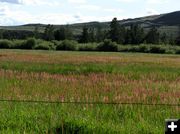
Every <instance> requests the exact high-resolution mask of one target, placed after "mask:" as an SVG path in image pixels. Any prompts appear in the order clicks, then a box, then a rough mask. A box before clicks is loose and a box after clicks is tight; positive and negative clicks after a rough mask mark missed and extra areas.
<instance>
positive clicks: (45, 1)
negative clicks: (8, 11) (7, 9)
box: [0, 0, 60, 6]
mask: <svg viewBox="0 0 180 134" xmlns="http://www.w3.org/2000/svg"><path fill="white" fill-rule="evenodd" d="M0 2H5V3H12V4H22V5H36V6H38V5H48V6H56V5H59V4H60V3H59V2H57V1H55V0H51V1H50V0H0Z"/></svg>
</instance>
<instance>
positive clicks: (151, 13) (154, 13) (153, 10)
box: [146, 8, 159, 15]
mask: <svg viewBox="0 0 180 134" xmlns="http://www.w3.org/2000/svg"><path fill="white" fill-rule="evenodd" d="M146 13H147V14H148V15H156V14H159V12H158V11H156V10H155V9H151V8H149V9H146Z"/></svg>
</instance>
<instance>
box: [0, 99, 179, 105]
mask: <svg viewBox="0 0 180 134" xmlns="http://www.w3.org/2000/svg"><path fill="white" fill-rule="evenodd" d="M0 102H14V103H46V104H77V105H84V104H89V105H90V104H93V105H140V106H141V105H142V106H167V107H180V104H170V103H169V104H168V103H130V102H100V101H99V102H86V101H43V100H37V101H36V100H8V99H0Z"/></svg>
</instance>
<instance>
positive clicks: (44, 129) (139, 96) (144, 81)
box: [0, 50, 180, 134]
mask: <svg viewBox="0 0 180 134" xmlns="http://www.w3.org/2000/svg"><path fill="white" fill-rule="evenodd" d="M0 96H1V99H2V100H27V101H29V100H32V101H50V102H54V101H59V102H101V103H111V102H113V103H143V104H169V105H138V104H136V105H128V104H124V105H110V104H80V103H78V104H74V103H70V104H67V103H62V104H59V103H43V102H41V103H37V102H34V103H29V102H7V101H1V102H0V131H1V133H40V134H41V133H74V134H76V133H97V134H99V133H102V134H105V133H110V134H111V133H118V134H119V133H123V134H130V133H132V134H138V133H142V134H147V133H148V134H150V133H151V134H160V133H164V128H165V119H167V118H180V107H179V106H170V105H171V104H178V105H180V56H179V55H158V54H140V53H139V54H136V53H133V54H132V53H99V52H53V51H24V50H23V51H20V50H0Z"/></svg>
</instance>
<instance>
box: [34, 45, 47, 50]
mask: <svg viewBox="0 0 180 134" xmlns="http://www.w3.org/2000/svg"><path fill="white" fill-rule="evenodd" d="M34 49H36V50H50V47H49V46H47V45H44V44H39V45H36V46H35V47H34Z"/></svg>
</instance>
